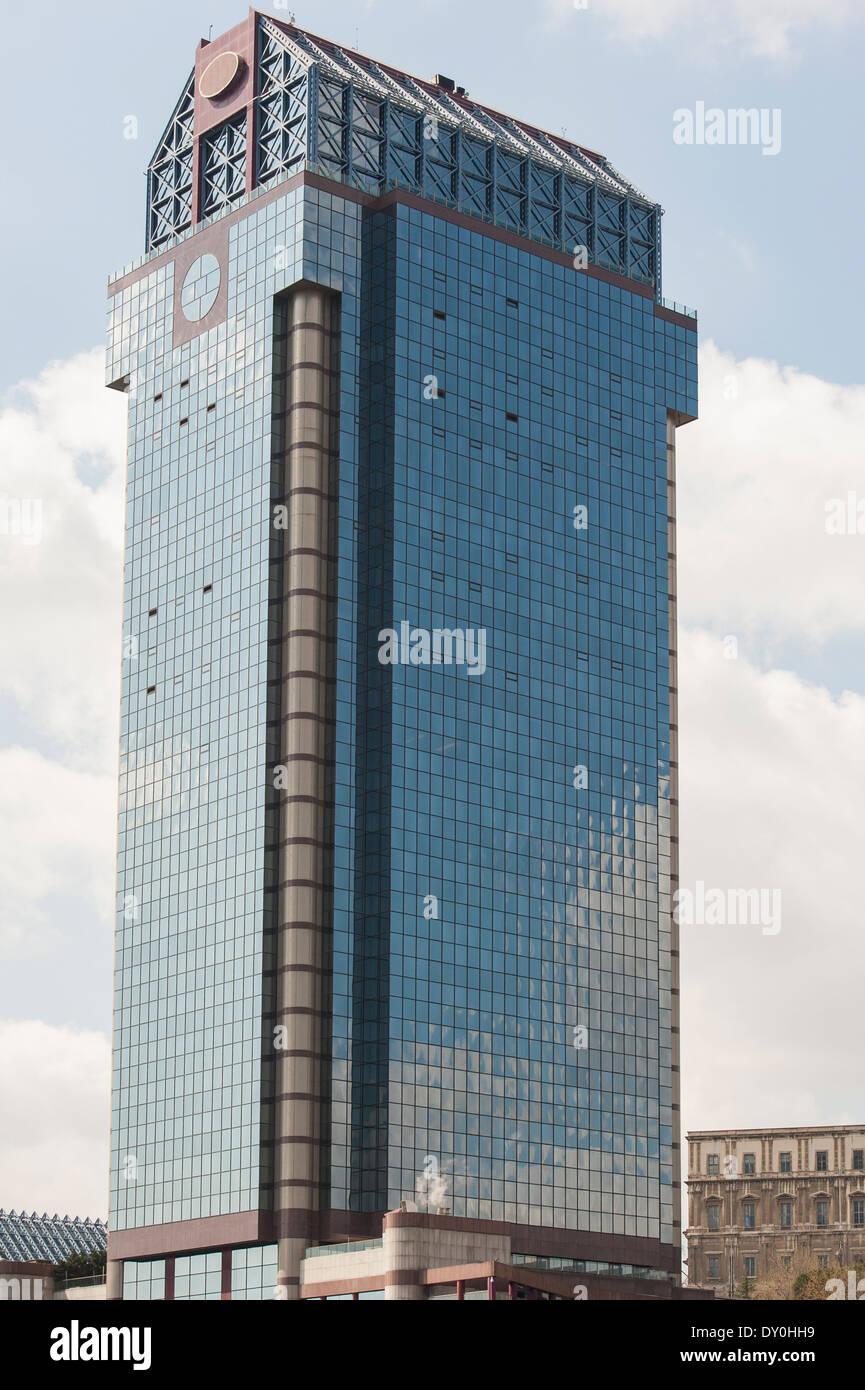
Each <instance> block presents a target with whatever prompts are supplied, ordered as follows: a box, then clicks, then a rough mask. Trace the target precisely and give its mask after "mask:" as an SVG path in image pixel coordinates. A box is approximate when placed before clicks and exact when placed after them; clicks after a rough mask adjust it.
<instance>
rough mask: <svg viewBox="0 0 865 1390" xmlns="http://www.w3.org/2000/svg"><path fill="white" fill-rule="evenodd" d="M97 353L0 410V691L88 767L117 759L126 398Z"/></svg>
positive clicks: (47, 373) (32, 385) (66, 755)
mask: <svg viewBox="0 0 865 1390" xmlns="http://www.w3.org/2000/svg"><path fill="white" fill-rule="evenodd" d="M103 362H104V357H103V354H102V352H101V351H100V350H94V351H93V352H88V353H82V354H80V355H79V356H77V357H74V358H72V359H70V360H69V361H67V362H57V363H52V364H50V365H49V366H48V367H46V368H45V370H44V371H43V372H42V374H41V375H40V376H39V378H38V379H37V380H36V381H29V382H24V383H22V384H21V385H20V386H18V387H16V388H15V390H14V391H13V392H12V393H11V394H10V395H9V397H7V399H6V401H5V402H4V403H3V406H2V408H0V500H2V502H3V503H4V510H3V511H2V516H3V517H4V518H6V519H7V521H6V524H5V525H4V526H3V527H2V530H0V585H2V588H3V593H4V604H3V609H2V614H0V646H2V651H3V653H4V661H3V663H2V666H0V694H5V695H7V696H11V698H12V700H13V702H14V705H15V708H16V711H17V713H18V716H19V718H20V719H23V721H24V722H25V723H26V724H27V725H28V726H29V728H30V729H31V730H32V732H33V734H34V735H37V736H40V735H41V736H43V737H48V738H50V739H52V740H54V741H56V743H57V745H58V747H59V749H60V750H61V756H62V758H63V760H64V761H65V762H67V763H69V764H70V765H72V766H76V767H79V768H82V769H84V770H89V771H92V770H94V769H99V770H101V769H105V768H108V767H111V766H113V764H114V761H115V759H116V747H117V718H118V713H117V711H118V701H119V684H120V629H121V614H120V599H121V588H120V583H121V580H120V575H121V546H122V532H123V516H122V471H121V469H122V461H123V456H124V450H125V420H126V402H125V400H124V399H123V397H122V396H119V395H117V394H116V393H114V392H110V391H106V389H105V387H104V386H103V384H102V371H103ZM22 503H24V504H25V506H24V509H23V510H21V511H19V508H20V505H21V504H22ZM40 513H41V515H40ZM19 515H20V516H21V517H22V518H23V520H24V521H25V522H26V521H27V520H30V522H31V525H30V527H29V528H28V527H27V526H26V524H25V525H24V526H23V533H22V528H21V527H20V526H19V524H18V518H19ZM37 523H38V524H37ZM16 532H17V533H16Z"/></svg>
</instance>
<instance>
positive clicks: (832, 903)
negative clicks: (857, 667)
mask: <svg viewBox="0 0 865 1390" xmlns="http://www.w3.org/2000/svg"><path fill="white" fill-rule="evenodd" d="M679 650H680V674H679V691H680V704H679V728H680V745H679V758H680V772H681V783H680V810H681V826H680V830H681V856H682V857H681V883H682V886H683V887H693V885H694V884H695V883H696V882H697V881H698V880H702V882H703V883H704V884H705V885H706V887H707V888H709V887H720V888H723V889H725V890H726V889H729V888H743V889H748V888H779V889H780V890H781V893H782V899H781V904H782V919H781V930H780V932H779V933H778V934H777V935H774V936H770V935H764V934H763V933H762V932H761V931H760V928H759V927H752V926H731V927H717V926H716V927H713V926H689V927H685V926H683V927H682V928H681V937H682V963H683V984H682V1006H683V1010H682V1011H683V1031H682V1050H683V1081H684V1095H685V1105H684V1121H685V1124H686V1125H687V1126H688V1128H711V1127H714V1126H724V1125H781V1124H809V1123H820V1122H829V1121H832V1122H836V1123H841V1122H843V1121H845V1120H848V1121H852V1120H855V1121H857V1122H860V1121H861V1120H862V1117H863V1115H865V1086H863V1080H862V1068H861V989H862V986H861V982H862V977H863V973H865V933H863V931H862V920H861V881H860V879H859V873H860V872H861V863H862V855H861V824H860V821H861V817H860V816H859V814H858V808H859V807H860V806H861V802H862V790H861V789H862V786H863V784H865V698H863V696H862V695H860V694H853V693H847V694H844V695H843V696H842V697H841V698H839V699H834V698H833V697H832V696H831V695H830V694H829V692H828V691H826V690H825V689H822V688H820V687H819V686H815V685H812V684H809V683H808V682H806V681H804V680H802V679H801V678H800V677H799V676H797V675H795V674H794V673H792V672H787V671H770V672H761V671H759V670H758V669H756V668H755V667H754V666H752V665H750V664H749V663H748V662H747V661H746V660H744V659H743V658H739V659H738V660H728V659H725V657H724V654H723V648H722V645H721V643H720V642H719V640H718V639H717V637H714V636H712V635H710V634H708V633H705V632H687V631H681V632H680V639H679Z"/></svg>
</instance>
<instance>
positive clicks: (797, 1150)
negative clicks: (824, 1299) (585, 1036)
mask: <svg viewBox="0 0 865 1390" xmlns="http://www.w3.org/2000/svg"><path fill="white" fill-rule="evenodd" d="M688 1196H689V1223H688V1230H687V1233H686V1234H687V1238H688V1283H689V1284H690V1285H701V1286H705V1287H709V1288H714V1289H715V1290H716V1292H718V1293H726V1292H732V1290H733V1289H734V1288H735V1287H736V1286H737V1285H739V1284H740V1283H741V1281H742V1280H743V1279H745V1278H749V1277H752V1278H759V1277H760V1276H761V1275H764V1274H766V1273H768V1271H769V1270H770V1268H771V1267H772V1266H773V1264H775V1263H777V1264H778V1265H786V1266H787V1268H790V1265H791V1264H792V1262H793V1259H794V1257H795V1256H796V1254H797V1252H802V1253H804V1254H806V1255H808V1256H811V1257H813V1264H814V1266H816V1267H818V1268H819V1267H826V1266H829V1265H833V1264H841V1265H842V1266H844V1267H847V1266H848V1265H849V1266H850V1267H851V1268H852V1266H853V1264H854V1263H855V1261H856V1260H857V1259H865V1125H832V1126H829V1127H828V1128H825V1129H821V1128H801V1129H734V1130H720V1131H709V1130H701V1131H699V1132H697V1133H695V1134H689V1135H688Z"/></svg>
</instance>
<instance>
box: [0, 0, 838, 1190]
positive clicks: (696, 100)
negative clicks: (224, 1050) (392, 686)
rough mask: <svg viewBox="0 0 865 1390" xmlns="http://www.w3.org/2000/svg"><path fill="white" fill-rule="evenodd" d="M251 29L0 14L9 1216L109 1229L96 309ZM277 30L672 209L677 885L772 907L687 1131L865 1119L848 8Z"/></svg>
mask: <svg viewBox="0 0 865 1390" xmlns="http://www.w3.org/2000/svg"><path fill="white" fill-rule="evenodd" d="M272 12H273V13H275V14H276V15H277V16H278V17H282V18H285V17H287V16H288V14H289V13H290V11H288V10H287V9H281V8H279V7H278V6H276V5H274V7H273V10H272ZM245 13H246V11H245V9H244V8H243V6H241V5H240V4H236V3H228V2H227V0H208V2H207V3H206V4H205V3H199V0H184V3H183V4H182V6H178V5H177V4H176V3H172V4H168V3H166V0H152V3H150V4H149V5H148V6H147V8H146V10H142V9H140V8H137V9H136V8H133V7H128V6H115V5H109V4H108V3H104V4H101V3H100V4H96V3H90V0H79V3H77V4H76V5H75V6H74V7H71V6H67V5H59V4H53V3H51V0H48V3H44V4H42V5H41V6H40V22H39V24H38V25H37V24H34V23H33V19H32V15H30V14H28V12H27V11H23V10H20V9H16V10H15V11H11V10H10V11H9V12H8V13H7V14H6V15H5V16H4V36H5V38H6V41H7V46H8V50H7V51H9V52H10V53H12V54H14V55H15V61H14V62H12V63H9V64H7V71H6V74H5V76H4V86H3V95H2V98H0V100H2V101H3V102H4V103H5V104H6V105H7V108H8V109H7V113H6V114H7V120H9V121H10V122H12V123H14V125H15V128H18V129H21V130H23V129H24V127H25V125H26V138H24V136H23V135H22V138H20V139H18V140H15V141H12V140H8V141H6V142H4V146H3V150H2V152H0V169H2V179H3V186H4V188H5V189H6V191H7V198H6V199H5V200H4V204H5V206H4V219H3V225H2V230H0V253H2V264H3V266H4V268H5V271H6V273H5V274H4V275H3V276H2V278H0V296H2V299H0V305H2V322H3V325H4V328H5V330H6V331H5V332H4V333H3V334H2V335H0V499H3V500H4V501H5V500H6V499H9V498H12V499H38V500H39V502H41V511H40V512H39V513H38V514H37V511H36V510H35V509H33V508H32V506H31V511H30V514H29V515H25V513H24V512H22V513H21V525H20V526H18V527H17V533H15V531H16V528H15V527H8V528H7V530H8V531H9V532H10V533H9V534H0V650H2V653H3V660H2V663H0V1058H2V1063H0V1208H5V1209H6V1210H9V1209H11V1208H14V1209H16V1210H17V1209H20V1208H26V1209H27V1210H32V1209H37V1210H39V1211H42V1210H47V1211H48V1212H49V1214H51V1213H52V1212H54V1211H58V1212H59V1213H60V1214H63V1212H68V1213H69V1214H78V1215H81V1216H85V1215H89V1216H91V1217H96V1216H101V1217H104V1216H105V1215H106V1210H107V1192H106V1188H107V1178H106V1174H107V1162H108V1159H107V1129H108V1083H109V1041H110V980H111V967H112V941H111V935H112V912H113V873H114V818H115V806H116V756H117V752H116V750H117V728H118V702H119V670H120V634H121V608H120V604H121V553H122V493H123V472H122V469H123V454H124V432H125V410H126V404H125V400H124V398H123V397H122V396H120V395H118V394H117V393H114V392H109V391H106V390H105V389H104V388H103V385H102V361H103V350H102V341H103V333H104V323H105V317H104V316H105V282H106V278H107V276H108V274H109V273H110V272H111V271H113V270H116V269H119V268H120V267H121V266H123V265H125V264H127V263H128V262H130V261H132V260H134V259H136V258H137V257H138V256H140V255H141V254H142V252H143V222H144V196H145V187H144V170H145V167H146V164H147V160H148V158H149V156H150V154H151V152H152V149H153V147H154V146H155V145H156V142H157V140H158V138H159V136H160V134H161V132H162V129H163V127H164V125H165V123H166V121H167V119H168V117H169V115H170V113H171V110H172V108H173V105H174V102H175V101H176V99H177V96H178V95H179V93H180V90H181V88H182V85H183V83H184V81H185V79H186V77H187V75H188V73H189V71H190V69H191V67H192V63H193V58H194V51H195V46H196V44H197V42H198V40H199V38H200V37H202V36H206V35H207V34H208V33H209V32H210V27H211V25H212V26H213V30H212V32H213V34H214V36H216V35H218V34H220V33H221V32H223V31H224V30H225V29H227V28H229V27H231V26H232V25H233V24H235V23H237V22H238V21H239V20H241V19H242V18H244V16H245ZM295 14H296V19H297V22H298V23H299V24H300V25H301V26H305V27H307V28H308V29H310V30H311V31H312V32H315V33H319V34H322V35H324V36H326V37H330V38H334V39H336V40H338V41H340V42H342V43H344V44H348V45H355V44H356V45H357V47H358V48H359V49H360V51H361V52H366V53H368V54H370V55H372V56H375V57H377V58H379V59H381V60H384V61H389V62H391V63H393V64H394V65H396V66H400V67H403V68H405V69H407V70H409V71H411V72H414V73H416V74H418V75H422V76H426V77H432V75H433V73H434V72H444V73H446V74H448V75H449V76H451V77H453V78H454V79H455V80H456V81H457V82H458V83H459V84H460V85H463V86H465V87H467V88H468V90H469V92H470V94H471V95H472V96H473V97H475V98H476V99H477V100H479V101H482V102H484V103H485V104H487V105H490V106H493V107H497V108H498V109H501V110H506V111H509V112H512V113H513V114H514V115H517V116H520V117H523V118H526V119H528V120H531V121H533V122H535V123H536V124H537V125H540V126H543V127H545V128H547V129H549V130H551V131H554V132H558V131H561V130H562V129H563V128H564V129H565V130H566V131H567V134H568V135H569V136H570V137H571V138H573V139H576V140H578V141H580V142H581V143H583V144H585V145H588V146H590V147H591V148H594V149H597V150H600V151H602V152H603V153H604V154H606V155H607V156H608V158H609V159H610V160H611V161H612V163H613V164H614V165H615V166H616V167H617V168H618V169H620V170H621V171H622V172H623V173H624V174H626V175H627V177H629V178H630V179H631V180H632V181H633V182H635V183H636V184H637V185H638V186H639V187H641V188H642V189H644V190H645V191H646V192H648V193H649V194H650V195H651V196H652V197H653V198H655V199H657V200H658V201H659V202H660V203H661V204H662V206H663V207H664V209H665V218H664V294H665V296H666V297H667V298H668V299H670V300H675V301H678V302H681V303H685V304H690V305H693V306H694V307H696V308H697V309H698V311H699V325H700V340H701V344H702V347H701V359H700V372H701V386H700V419H699V420H698V421H697V422H695V423H692V424H689V425H687V426H685V427H683V428H682V429H681V430H680V431H679V434H678V474H679V496H678V501H679V526H678V557H679V570H678V575H679V620H680V631H679V652H680V664H679V727H680V816H681V826H680V834H681V882H682V885H683V886H688V887H689V888H693V889H694V890H695V891H696V885H697V884H698V883H702V884H703V885H704V886H705V890H706V891H709V890H710V889H712V888H720V889H722V890H723V891H724V892H727V891H729V890H735V889H741V890H763V891H764V893H765V894H766V895H767V901H768V900H770V896H771V895H773V894H778V895H780V896H779V897H778V898H777V899H775V898H774V897H771V901H773V902H774V901H777V902H778V904H779V910H778V912H777V914H776V917H775V920H774V923H773V929H772V930H763V928H762V927H761V926H760V925H755V926H747V925H746V926H728V925H722V924H717V925H690V924H685V923H683V925H682V973H683V978H682V1055H683V1124H684V1127H685V1128H686V1129H697V1128H718V1127H723V1126H726V1125H729V1126H734V1125H735V1126H760V1125H766V1126H769V1125H803V1124H820V1123H845V1122H847V1123H849V1122H860V1123H861V1122H865V1095H863V1090H865V1080H863V1074H862V1068H861V1062H860V1057H861V995H862V989H861V978H862V971H863V967H865V932H863V930H862V925H861V920H860V916H859V914H860V911H861V907H860V903H861V890H860V881H859V877H858V870H859V867H860V865H861V862H862V849H861V826H862V821H863V795H865V794H863V788H865V664H863V658H862V647H863V635H865V601H863V600H865V592H863V590H865V582H863V576H865V569H863V566H865V459H863V439H865V384H863V383H865V366H863V348H862V339H861V337H860V335H859V332H858V326H859V325H858V318H859V313H858V311H859V309H860V306H861V304H862V272H861V269H859V268H858V267H859V265H860V258H861V250H860V242H861V228H862V225H863V212H865V208H863V201H865V198H863V191H862V189H863V181H862V179H861V154H860V150H859V148H858V139H857V133H858V130H859V123H860V114H859V104H860V95H859V94H860V90H861V71H860V69H861V59H860V55H861V51H862V40H863V30H865V7H863V6H862V5H861V3H859V0H824V3H823V4H822V5H820V6H819V7H818V6H815V5H813V3H812V0H761V3H760V4H759V5H754V4H753V3H752V0H714V3H703V0H653V3H651V4H646V3H645V0H597V2H595V0H588V4H586V5H582V4H579V5H575V4H573V3H572V2H571V0H539V2H538V3H535V4H530V5H519V6H518V5H516V4H514V3H511V0H498V3H495V4H492V3H487V0H481V3H472V4H471V5H466V4H464V3H463V4H460V5H459V6H458V5H457V4H455V3H450V0H435V3H430V0H417V2H416V3H415V4H413V5H411V6H407V5H405V4H403V3H397V0H367V3H360V4H358V3H352V4H351V5H349V4H347V3H319V4H317V5H316V6H315V8H314V10H313V9H312V8H311V7H310V8H309V9H304V8H303V6H302V5H299V6H298V8H297V9H296V10H295ZM738 107H749V108H750V107H753V108H757V109H758V110H759V111H761V112H763V113H764V117H763V122H764V124H763V127H762V130H763V135H762V136H761V138H760V140H758V142H757V143H753V144H750V143H747V144H746V143H731V142H729V141H725V143H723V144H720V143H711V142H710V140H709V139H707V140H704V141H703V142H702V143H697V142H696V139H695V140H694V142H693V143H683V142H682V141H681V139H679V138H676V133H677V131H678V133H679V136H681V135H682V134H683V133H687V127H688V121H689V118H690V121H691V124H692V127H693V129H692V134H694V135H696V133H697V131H698V129H699V127H700V121H701V116H700V112H704V113H709V112H711V111H712V110H713V109H714V110H718V111H720V112H721V113H726V112H727V111H729V110H730V109H731V108H738ZM712 120H713V121H714V127H713V129H714V133H715V134H716V135H717V133H718V131H719V130H720V129H721V126H720V125H719V123H718V121H717V119H715V118H712ZM723 126H724V131H725V133H728V132H729V130H730V123H729V122H728V121H727V120H726V115H725V114H724V122H723ZM703 129H704V131H705V130H707V129H708V127H707V126H706V125H705V124H704V126H703ZM130 134H132V135H133V136H134V137H135V138H128V137H129V135H130ZM854 141H856V145H855V146H854ZM764 150H766V151H774V152H766V153H764ZM10 194H11V195H12V196H9V195H10ZM851 495H852V501H850V500H849V499H851ZM860 498H861V499H863V505H862V513H863V518H862V532H863V533H862V534H860V533H859V532H858V530H857V526H856V521H857V511H856V508H857V504H858V501H859V499H860ZM842 504H843V506H842ZM836 515H837V517H839V518H840V520H839V522H838V524H837V525H836V524H835V522H834V521H833V522H829V518H830V517H832V518H834V517H836ZM849 515H852V518H853V523H852V526H851V525H850V524H849V522H848V516H849ZM827 522H829V527H830V529H827ZM839 531H840V533H836V532H839ZM775 926H777V927H778V929H777V930H775V929H774V927H775Z"/></svg>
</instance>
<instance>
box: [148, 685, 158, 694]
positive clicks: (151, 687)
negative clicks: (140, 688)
mask: <svg viewBox="0 0 865 1390" xmlns="http://www.w3.org/2000/svg"><path fill="white" fill-rule="evenodd" d="M147 693H148V695H155V694H156V686H155V685H148V687H147Z"/></svg>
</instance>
